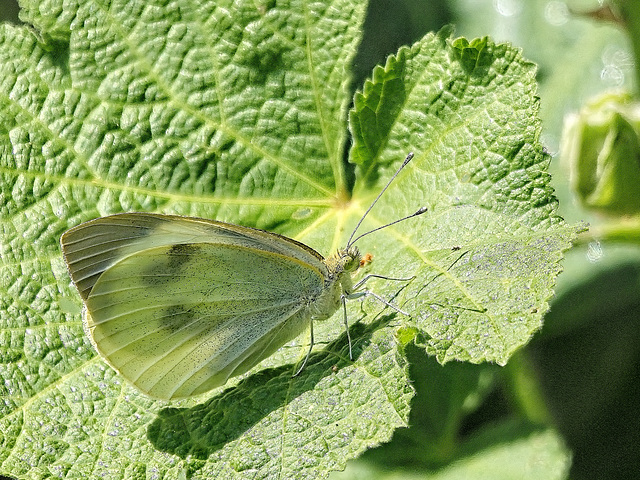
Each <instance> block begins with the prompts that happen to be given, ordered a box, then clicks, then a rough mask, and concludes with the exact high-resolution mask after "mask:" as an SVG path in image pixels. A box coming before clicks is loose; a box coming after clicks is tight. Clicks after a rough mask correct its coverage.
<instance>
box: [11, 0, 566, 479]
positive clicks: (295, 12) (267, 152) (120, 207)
mask: <svg viewBox="0 0 640 480" xmlns="http://www.w3.org/2000/svg"><path fill="white" fill-rule="evenodd" d="M363 16H364V5H362V4H361V2H350V1H348V0H335V1H333V2H330V3H329V2H327V3H322V2H320V3H308V2H304V1H301V0H299V1H291V2H290V3H284V2H277V3H276V2H273V1H264V2H255V1H227V2H223V1H219V2H215V3H214V2H194V3H193V4H190V3H188V2H175V3H166V4H165V2H161V1H157V2H150V1H131V0H127V1H114V2H110V3H107V4H102V3H99V2H95V1H83V2H78V3H73V2H56V1H51V2H47V3H42V2H32V3H29V2H24V10H23V13H22V19H23V20H25V21H28V22H30V23H31V24H33V25H34V26H35V27H36V28H37V30H38V33H39V35H38V36H36V35H34V33H33V31H32V30H31V29H29V28H26V27H12V26H9V25H2V26H1V27H0V69H2V70H1V72H0V78H2V81H1V82H0V120H1V121H0V154H1V157H0V199H1V201H0V218H1V230H0V248H1V250H0V262H1V264H0V269H1V271H2V276H1V277H0V278H1V280H0V282H1V283H0V337H1V341H0V376H1V377H2V380H3V381H2V382H1V383H0V394H1V395H2V399H3V402H2V406H0V409H1V410H0V412H1V413H0V472H1V473H7V474H10V475H13V476H16V477H20V478H43V477H51V476H65V477H68V478H79V477H89V478H92V477H104V478H114V479H116V478H131V477H143V476H144V477H146V476H154V477H162V478H186V477H189V478H212V477H218V478H248V477H250V478H265V477H268V478H301V477H308V476H312V475H315V476H319V477H324V476H326V475H327V474H328V472H329V471H331V470H336V469H342V468H344V466H345V463H346V461H347V460H348V459H350V458H354V457H356V456H358V455H359V454H360V453H362V452H363V451H365V450H366V449H368V448H370V447H372V446H374V445H377V444H379V443H381V442H385V441H387V440H389V438H390V437H391V435H392V433H393V431H394V429H396V428H397V427H399V426H405V425H406V424H407V418H408V413H409V400H410V398H411V396H412V392H413V390H412V387H411V386H410V385H409V384H408V381H407V378H408V377H407V368H406V359H405V358H404V354H403V351H402V349H399V348H398V344H397V343H396V339H395V332H396V328H402V329H403V330H402V331H401V333H402V335H401V337H402V340H401V342H402V344H405V343H407V342H408V341H410V339H411V337H412V336H415V339H416V340H417V341H418V343H419V344H421V345H422V346H424V347H425V348H426V349H427V351H428V352H430V353H432V354H435V355H437V358H438V359H439V360H440V361H446V360H451V359H457V360H471V361H473V362H481V361H494V362H498V363H501V364H502V363H505V362H506V361H507V359H508V358H509V356H510V354H511V353H512V352H513V351H515V350H516V349H517V348H519V347H520V346H522V345H524V344H525V343H526V342H527V341H528V340H529V338H530V337H531V335H532V333H533V332H535V331H536V330H537V329H538V328H539V327H540V324H541V319H542V314H543V313H544V312H545V311H546V309H547V303H546V302H547V300H548V298H549V297H550V296H551V295H552V287H553V283H554V279H555V276H556V275H557V273H558V271H559V268H560V267H559V261H560V258H561V252H562V250H563V249H565V248H568V246H569V242H570V240H571V238H572V236H573V234H574V232H575V230H576V228H575V227H567V226H566V225H564V224H563V222H562V220H561V219H560V218H558V217H557V216H556V215H555V213H554V211H555V200H554V197H553V194H552V191H551V188H550V187H549V185H548V180H549V178H548V175H547V174H546V164H547V162H548V159H547V157H546V156H545V155H544V153H543V150H542V147H541V145H540V143H539V140H538V136H539V133H540V127H539V122H538V120H537V108H538V106H537V99H536V98H535V80H534V73H535V72H534V67H533V66H532V65H531V64H529V63H527V62H526V61H524V60H523V59H522V58H521V56H520V53H519V51H518V50H516V49H514V48H512V47H510V46H508V45H495V44H494V43H492V42H491V41H490V40H483V41H482V42H480V43H482V48H481V49H480V50H477V47H478V46H479V45H480V43H478V42H473V41H472V42H470V45H471V47H473V48H475V49H476V50H477V51H478V52H479V53H480V54H479V55H478V56H477V57H474V58H475V59H474V62H473V64H471V62H469V61H464V62H463V61H461V59H460V58H459V50H458V46H456V45H458V43H459V42H460V40H458V41H457V42H458V43H456V45H452V42H454V41H453V39H452V37H450V35H449V34H448V33H447V32H448V31H443V32H442V33H441V34H439V35H437V36H436V35H427V36H426V37H425V38H424V39H422V40H421V41H419V42H417V43H416V44H415V45H414V46H412V47H411V48H402V49H400V51H399V52H398V54H397V55H396V56H394V57H391V58H390V59H389V61H388V62H387V65H386V67H384V68H383V67H378V68H376V70H375V71H374V74H373V77H372V80H371V81H369V82H367V83H366V84H365V86H364V89H363V92H362V93H358V94H357V95H356V98H355V104H354V105H355V107H354V110H353V111H352V113H351V116H350V122H351V126H352V134H353V136H354V143H353V147H352V153H351V159H352V160H353V161H354V163H357V164H358V168H357V170H356V178H355V184H354V186H353V188H350V183H349V178H350V175H349V171H348V169H347V168H346V166H345V165H344V163H343V152H344V149H345V142H346V135H347V128H346V123H347V122H346V118H347V106H348V104H349V101H350V98H349V94H348V91H347V87H348V84H349V81H350V75H349V72H350V69H351V60H352V58H353V56H354V54H355V51H356V47H357V44H358V42H359V40H360V35H361V24H362V21H363ZM471 47H469V48H471ZM466 50H467V49H465V51H466ZM469 54H470V52H467V53H466V54H465V56H464V58H466V59H468V58H471V57H469ZM409 151H413V152H415V158H414V160H413V161H412V162H411V164H410V165H409V166H408V167H407V168H406V169H405V171H403V172H402V173H401V174H400V175H399V177H398V178H397V179H396V180H395V181H394V183H393V184H392V186H391V187H390V189H389V191H388V192H387V193H386V194H385V195H384V196H383V197H382V198H381V200H380V202H379V204H377V205H376V207H375V208H374V210H372V213H371V214H370V215H369V216H368V217H367V218H366V220H365V222H364V224H363V227H362V229H361V230H360V232H364V231H366V230H367V229H370V228H374V227H376V226H380V225H382V224H384V223H387V222H390V221H393V220H395V219H398V218H400V217H402V216H404V215H407V214H410V213H411V212H413V211H415V210H417V209H418V208H419V207H421V206H427V207H428V208H429V212H428V213H426V214H424V215H422V216H421V217H418V218H416V219H412V220H407V221H405V222H402V223H400V224H398V225H394V226H393V227H389V228H387V229H385V230H384V231H382V232H376V233H375V234H373V235H370V236H367V237H364V238H363V239H362V240H361V241H359V242H358V245H359V246H360V248H361V249H362V250H363V251H364V252H370V253H372V254H373V262H372V264H371V265H369V266H368V267H367V268H369V270H370V271H371V272H372V273H379V274H383V275H389V276H392V277H401V278H409V277H412V280H411V281H401V282H397V281H391V280H383V279H375V280H372V281H371V282H369V283H368V284H367V285H368V288H370V289H371V290H372V291H374V292H376V293H377V294H379V295H380V296H382V297H384V298H386V299H389V301H392V302H394V303H396V304H398V305H399V306H400V307H401V308H402V309H403V310H405V311H406V312H408V313H409V314H410V317H405V316H402V315H399V314H397V313H395V312H394V311H393V310H391V309H385V308H384V305H381V304H380V303H379V302H377V301H375V300H374V299H367V300H366V301H364V302H362V303H359V302H351V305H350V306H349V309H348V318H349V323H350V325H351V327H350V328H351V337H352V339H353V349H354V361H350V360H349V355H348V346H347V340H346V335H345V332H344V328H343V325H342V318H341V317H340V315H336V316H334V318H332V319H331V320H328V321H326V322H322V323H320V322H318V324H317V326H315V334H316V349H315V351H314V353H313V355H312V356H311V358H310V361H309V364H308V365H307V367H306V368H305V370H304V371H303V372H302V374H301V375H300V376H299V377H296V378H291V374H292V373H293V372H295V370H296V364H297V363H298V362H299V361H300V360H301V359H302V358H303V357H304V355H305V353H306V348H305V345H306V339H304V338H300V339H298V340H297V341H296V342H294V343H293V344H291V345H288V346H286V347H284V348H282V349H281V350H280V351H278V352H277V353H276V354H275V355H273V356H272V357H271V358H269V359H267V360H265V361H264V362H263V363H262V364H260V365H258V366H257V367H256V368H255V369H254V370H253V371H252V372H250V374H248V375H245V376H243V377H241V378H237V379H233V380H232V381H230V382H229V383H228V384H227V386H225V387H224V388H221V389H219V390H214V391H212V392H210V393H209V394H206V395H203V396H202V397H200V398H195V399H190V400H185V401H181V402H175V403H172V404H171V405H168V404H166V403H163V402H160V401H154V400H152V399H149V398H147V397H145V396H144V395H141V394H140V393H138V392H137V391H136V390H135V389H134V388H132V387H131V386H129V385H128V384H126V383H124V382H123V381H122V379H121V378H119V376H118V375H117V374H116V373H115V372H114V371H113V370H111V369H110V368H109V367H108V366H107V365H106V364H105V363H104V362H103V361H102V360H101V359H100V357H98V356H96V354H95V352H94V351H93V349H92V347H91V345H90V343H89V341H88V339H87V338H86V337H85V335H84V332H83V330H82V324H81V315H80V309H81V302H80V298H79V296H78V294H77V292H76V291H75V289H74V288H73V286H72V285H71V283H70V279H69V277H68V275H67V272H66V269H65V265H64V263H63V261H62V257H61V254H60V251H59V246H58V241H59V237H60V235H61V234H62V233H63V232H64V231H65V230H66V229H68V228H69V227H71V226H74V225H77V224H79V223H80V222H82V221H85V220H88V219H91V218H94V217H97V216H100V215H105V214H109V213H114V212H120V211H154V212H165V213H178V214H185V215H196V216H201V217H207V218H216V219H218V220H223V221H230V222H233V223H238V224H243V225H248V226H257V227H259V228H264V229H268V230H273V231H277V232H278V233H281V234H285V235H288V236H291V237H294V238H295V239H297V240H299V241H302V242H304V243H306V244H308V245H310V246H311V247H313V248H315V249H317V250H318V251H320V252H322V253H323V254H328V253H330V252H331V251H332V250H334V249H335V248H337V247H338V246H344V245H345V243H346V241H347V238H348V237H349V235H350V234H351V231H352V229H353V227H354V226H355V224H356V222H357V220H358V218H360V217H361V216H362V214H363V213H364V211H365V210H366V209H367V207H368V206H369V205H370V203H371V201H372V200H373V198H375V196H376V195H377V194H378V193H379V192H380V189H381V188H382V185H384V183H386V181H387V180H388V179H389V178H390V177H391V175H392V173H393V171H394V170H395V168H397V166H398V165H399V164H400V162H401V161H402V159H403V158H404V157H405V155H406V154H407V153H408V152H409ZM407 332H409V336H407Z"/></svg>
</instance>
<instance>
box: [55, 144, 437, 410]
mask: <svg viewBox="0 0 640 480" xmlns="http://www.w3.org/2000/svg"><path fill="white" fill-rule="evenodd" d="M412 156H413V155H412V154H410V155H409V156H407V158H406V159H405V161H404V162H403V164H402V166H401V167H400V169H398V171H397V172H396V173H395V175H393V177H392V178H391V180H390V181H389V183H388V184H387V185H386V186H385V188H384V189H383V190H382V191H381V192H380V194H379V195H378V197H377V198H376V199H375V200H374V202H373V203H372V204H371V206H370V207H369V209H368V210H367V211H366V213H365V214H364V215H363V217H362V218H361V220H360V222H359V223H358V225H357V226H356V228H355V229H354V232H353V234H352V235H351V238H350V239H349V242H348V243H347V246H346V247H345V248H342V249H339V250H338V251H337V252H336V253H335V254H333V255H330V256H329V257H327V258H324V257H323V256H322V255H321V254H319V253H318V252H316V251H315V250H314V249H312V248H311V247H309V246H307V245H305V244H303V243H301V242H298V241H296V240H293V239H291V238H288V237H285V236H283V235H279V234H277V233H272V232H268V231H264V230H259V229H256V228H251V227H245V226H240V225H234V224H230V223H224V222H219V221H215V220H207V219H203V218H194V217H183V216H177V215H164V214H155V213H120V214H115V215H109V216H105V217H101V218H97V219H94V220H90V221H88V222H85V223H82V224H80V225H78V226H76V227H74V228H71V229H70V230H68V231H66V232H65V233H64V234H63V235H62V237H61V240H60V241H61V246H62V252H63V255H64V259H65V261H66V264H67V267H68V270H69V274H70V276H71V279H72V281H73V283H74V284H75V286H76V288H77V289H78V292H79V293H80V296H81V298H82V301H83V302H84V306H85V308H84V310H83V326H84V329H85V332H86V333H87V335H88V336H89V338H90V339H91V343H92V344H93V346H94V347H95V349H96V350H97V351H98V353H99V354H100V355H101V356H102V358H103V359H104V360H105V361H106V362H107V363H108V364H109V365H111V366H112V367H113V368H114V369H115V370H116V371H117V372H118V373H120V374H121V375H122V376H123V377H124V378H125V379H126V380H127V381H128V382H129V383H131V384H133V385H134V386H135V387H137V388H138V389H139V390H141V391H142V392H144V393H145V394H147V395H149V396H151V397H154V398H158V399H163V400H174V399H179V398H186V397H190V396H194V395H199V394H202V393H204V392H207V391H209V390H211V389H213V388H215V387H218V386H221V385H224V384H225V383H226V382H227V380H228V379H229V378H231V377H234V376H237V375H240V374H242V373H245V372H247V371H248V370H250V369H251V368H252V367H254V366H255V365H256V364H258V363H259V362H260V361H262V360H264V359H265V358H267V357H269V356H270V355H272V354H273V353H274V352H275V351H276V350H278V349H279V348H280V347H281V346H283V345H284V344H285V343H287V342H289V341H290V340H292V339H294V338H295V337H297V336H298V335H300V334H301V333H302V332H303V331H305V330H306V329H307V328H310V332H311V341H310V347H309V351H308V353H307V356H306V357H305V360H304V362H303V363H302V365H301V367H300V368H299V369H298V372H297V373H299V372H300V371H301V370H302V368H303V367H304V365H305V364H306V362H307V360H308V358H309V354H310V352H311V348H312V347H313V322H314V321H321V320H325V319H327V318H329V317H331V316H332V315H333V314H334V313H335V312H336V311H337V310H338V309H339V308H340V306H342V307H343V309H344V323H345V328H347V316H346V300H347V299H352V298H358V297H362V296H365V295H371V296H374V297H375V298H377V299H379V300H380V301H381V302H383V303H384V304H386V305H388V306H390V307H392V308H394V309H396V310H398V311H400V312H402V311H401V310H400V309H398V308H397V307H395V306H393V305H392V304H390V303H388V302H386V301H385V300H384V299H383V298H381V297H379V296H378V295H376V294H375V293H373V292H370V291H367V290H363V289H362V287H363V286H364V284H365V282H366V281H367V280H368V279H369V278H371V277H382V276H380V275H367V276H365V277H364V278H363V279H362V280H360V281H359V282H358V283H356V284H354V283H353V280H352V274H353V273H355V272H356V270H357V269H358V268H359V267H360V265H361V260H362V256H361V254H360V252H359V250H358V248H357V247H356V246H355V245H354V243H355V242H356V241H357V240H358V239H360V238H362V237H363V236H364V235H367V234H369V233H372V232H374V231H377V230H379V229H380V228H384V227H386V226H388V225H393V224H395V223H397V222H399V221H402V220H405V219H408V218H411V217H413V216H416V215H420V214H422V213H424V212H425V211H426V208H421V209H419V210H418V211H417V212H415V213H414V214H412V215H409V216H407V217H404V218H402V219H399V220H396V221H395V222H392V223H390V224H388V225H385V226H383V227H379V228H376V229H374V230H372V231H370V232H367V233H365V234H362V235H360V236H359V237H356V238H355V239H354V238H353V237H354V235H355V232H356V230H357V229H358V227H359V226H360V224H361V223H362V220H363V219H364V217H365V216H366V215H367V213H369V211H370V210H371V208H372V207H373V205H374V204H375V203H376V202H377V200H378V199H379V198H380V196H381V195H382V193H383V192H384V191H385V190H386V188H387V187H388V186H389V184H390V183H391V181H392V180H393V179H394V178H395V177H396V176H397V175H398V173H399V172H400V170H401V169H402V168H403V167H404V166H405V165H406V164H407V163H408V162H409V161H410V160H411V158H412ZM382 278H386V277H382ZM396 280H407V279H396ZM402 313H405V312H402ZM347 335H349V330H348V328H347ZM349 350H350V354H351V339H350V338H349ZM297 373H296V374H297Z"/></svg>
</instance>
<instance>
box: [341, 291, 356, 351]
mask: <svg viewBox="0 0 640 480" xmlns="http://www.w3.org/2000/svg"><path fill="white" fill-rule="evenodd" d="M340 300H341V301H342V310H343V311H344V329H345V331H346V332H347V342H348V343H349V360H351V361H353V353H352V352H351V334H350V333H349V322H348V321H347V295H342V296H341V297H340Z"/></svg>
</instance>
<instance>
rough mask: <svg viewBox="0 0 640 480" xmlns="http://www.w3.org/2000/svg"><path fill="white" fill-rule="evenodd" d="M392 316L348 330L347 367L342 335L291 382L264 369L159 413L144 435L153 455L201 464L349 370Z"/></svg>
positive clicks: (284, 373) (286, 372)
mask: <svg viewBox="0 0 640 480" xmlns="http://www.w3.org/2000/svg"><path fill="white" fill-rule="evenodd" d="M395 316H396V315H395V313H392V314H390V315H382V316H380V317H378V318H377V319H376V320H375V321H373V322H372V323H370V324H363V323H361V322H359V321H358V322H354V323H353V324H352V326H351V327H350V328H349V333H350V335H351V338H352V340H353V342H352V350H353V362H352V361H351V360H349V351H348V348H349V347H348V343H347V335H346V333H343V334H342V335H340V337H339V338H338V339H337V340H334V341H333V342H331V343H329V344H328V345H327V346H326V347H325V348H324V349H322V350H319V351H317V352H314V353H312V354H311V356H310V358H309V362H308V363H307V365H306V366H305V368H304V370H303V371H302V372H301V373H300V375H299V376H297V377H292V376H291V373H292V371H294V368H293V367H294V366H293V365H283V366H281V367H277V368H267V369H264V370H261V371H259V372H256V373H255V374H252V375H250V376H249V377H247V378H245V379H243V380H242V381H240V382H239V383H238V384H237V385H235V386H234V387H231V388H228V389H226V390H224V391H222V392H220V393H219V394H218V395H215V396H214V397H212V398H210V399H209V400H207V401H205V402H204V403H201V404H199V405H196V406H194V407H191V408H172V407H169V408H165V409H162V410H160V411H159V412H158V416H157V418H156V419H155V420H154V421H153V422H151V424H150V425H149V427H148V429H147V438H148V440H149V441H150V442H151V444H152V445H153V446H154V447H155V448H156V449H157V450H160V451H163V452H167V453H170V454H173V455H177V456H179V457H181V458H186V457H188V456H191V457H193V458H196V459H199V460H206V459H207V458H208V457H209V456H210V455H211V454H213V453H214V452H216V451H218V450H220V449H222V448H224V446H225V445H227V444H228V443H230V442H232V441H234V440H236V439H238V438H239V437H241V436H242V435H244V434H246V433H247V432H248V431H249V430H251V428H253V427H254V426H255V425H256V424H258V423H259V422H260V421H261V420H263V419H264V418H266V417H267V416H268V415H269V414H270V413H272V412H274V411H276V410H277V409H280V408H282V407H284V406H286V405H287V404H289V403H290V402H291V400H292V399H294V398H296V397H299V396H301V395H303V394H304V393H306V392H308V391H310V390H313V389H314V388H315V387H316V385H317V384H318V383H319V382H320V381H321V380H322V379H323V378H324V377H327V376H330V375H334V374H335V372H336V371H337V370H339V369H341V368H343V367H347V366H349V365H351V364H353V363H354V362H355V361H356V360H357V359H358V358H359V357H360V356H361V355H362V353H363V351H364V350H365V349H366V348H367V345H368V344H369V342H370V340H371V338H372V336H373V334H374V332H375V331H377V330H379V329H381V328H383V327H385V326H387V325H388V324H389V323H390V322H391V321H392V319H393V318H395Z"/></svg>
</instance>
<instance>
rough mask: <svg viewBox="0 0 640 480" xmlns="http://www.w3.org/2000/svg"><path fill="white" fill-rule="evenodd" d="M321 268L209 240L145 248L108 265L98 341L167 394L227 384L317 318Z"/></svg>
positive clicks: (134, 377)
mask: <svg viewBox="0 0 640 480" xmlns="http://www.w3.org/2000/svg"><path fill="white" fill-rule="evenodd" d="M323 281H324V277H323V274H322V272H321V271H319V270H318V269H316V268H313V267H312V266H310V265H309V264H306V263H304V262H301V261H300V260H298V259H295V258H292V257H287V256H284V255H281V254H277V253H273V252H265V251H261V250H257V249H255V248H250V247H243V246H235V245H212V244H209V243H195V244H177V245H163V246H159V247H153V248H149V249H145V250H142V251H138V252H136V253H135V254H132V255H129V256H127V257H126V258H125V259H123V260H121V261H119V262H117V263H115V264H114V265H111V266H110V267H109V268H107V269H106V270H105V271H104V272H103V273H102V274H101V275H100V277H99V278H98V280H97V281H96V282H95V284H94V286H93V288H92V290H91V292H90V294H89V296H88V298H87V300H86V307H87V314H86V323H87V329H88V331H89V333H90V335H91V337H92V339H93V342H94V344H95V346H96V348H97V349H98V350H99V351H100V353H101V354H102V355H103V356H104V357H105V359H106V360H107V361H108V362H109V363H110V364H111V365H112V366H113V367H114V368H115V369H116V370H118V371H119V372H120V373H121V374H122V375H123V376H124V377H125V378H127V379H128V380H129V381H131V382H132V383H135V385H136V386H137V387H138V388H140V389H142V390H143V391H146V392H147V393H149V394H150V395H152V396H154V397H158V398H165V399H171V398H178V397H183V396H190V395H194V394H197V393H198V392H204V391H207V390H209V389H211V388H213V387H215V386H218V385H222V384H224V383H225V382H226V380H227V378H228V377H230V376H233V375H237V374H239V373H242V371H239V368H238V367H239V366H243V365H248V366H252V365H255V364H256V363H257V362H258V361H260V360H262V359H263V358H265V357H267V356H268V355H270V354H271V353H272V352H273V351H275V350H276V349H277V348H279V347H280V346H281V345H283V344H284V343H286V342H287V341H289V340H290V339H292V338H294V337H295V336H297V335H298V334H299V333H300V332H301V331H302V330H304V329H305V328H306V327H307V325H308V318H309V315H308V312H305V311H304V309H305V308H306V305H308V303H309V300H310V299H311V298H314V297H317V296H318V295H319V294H320V292H321V291H322V288H323Z"/></svg>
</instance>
